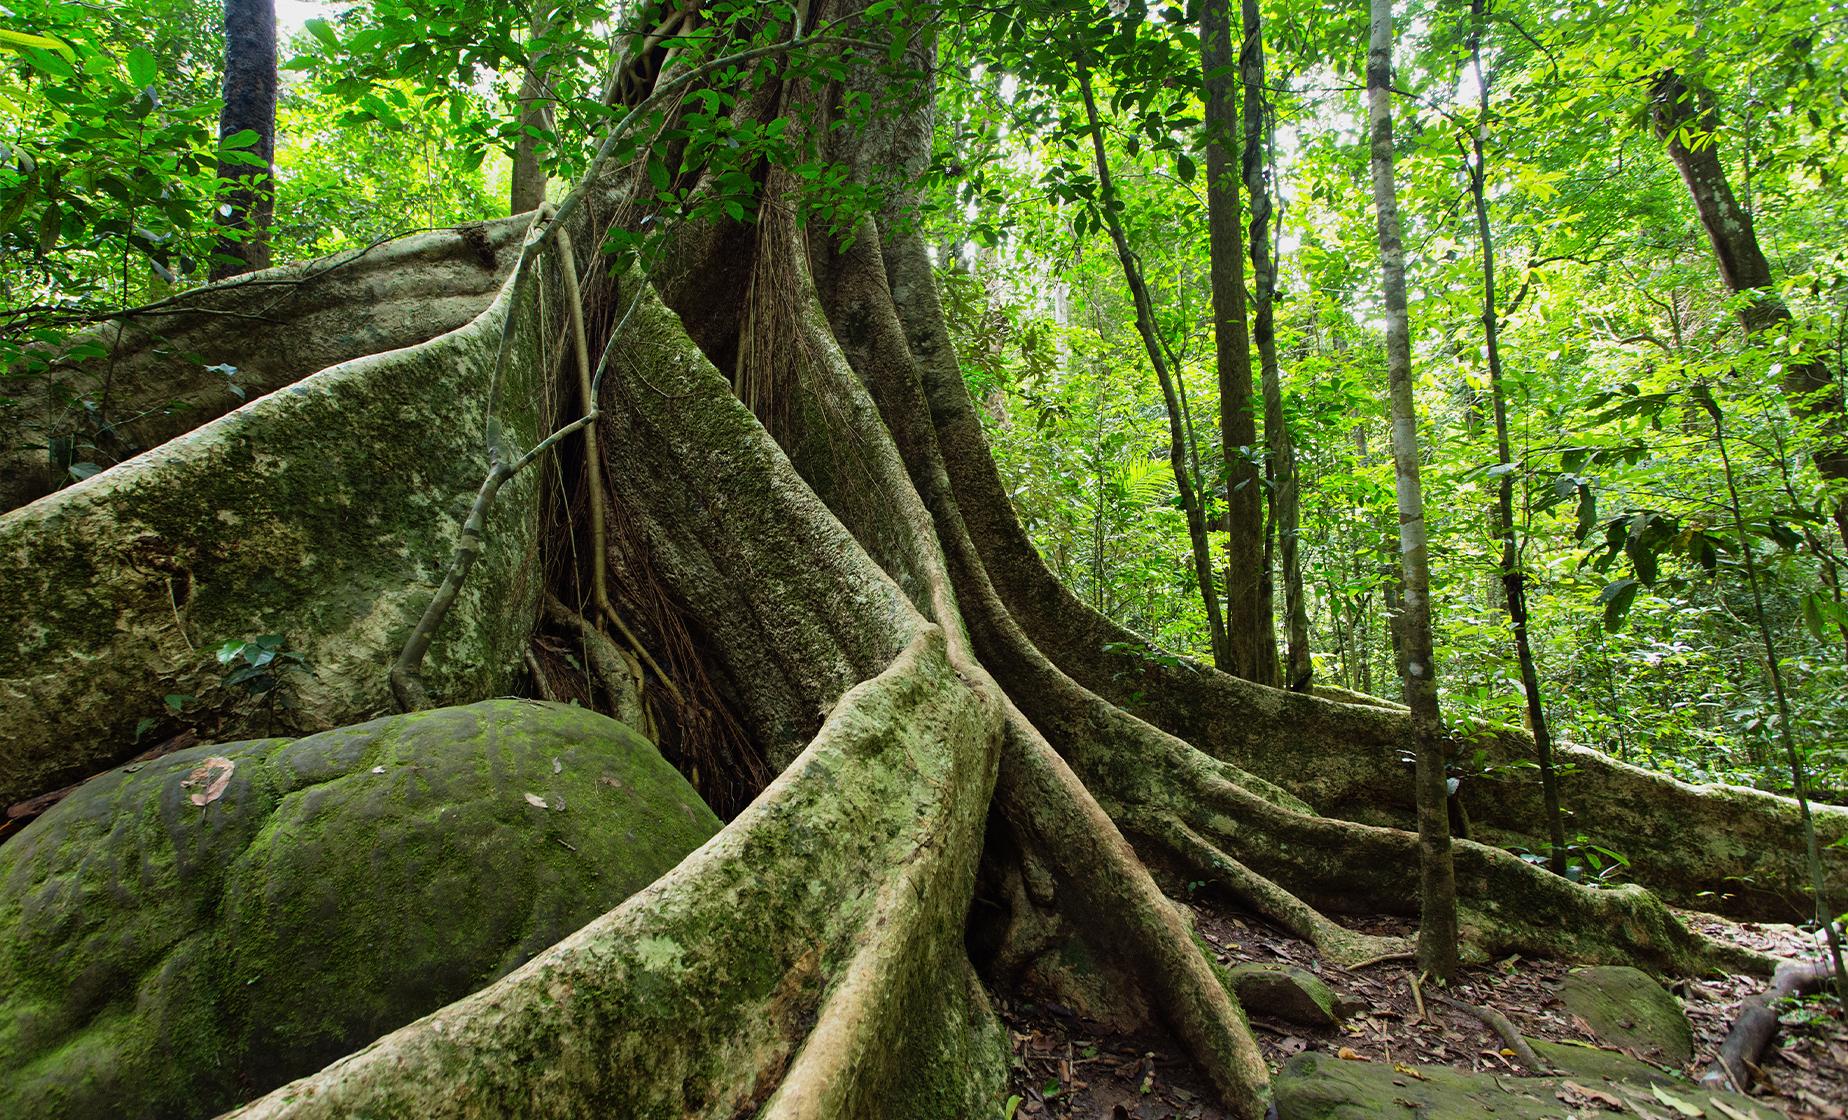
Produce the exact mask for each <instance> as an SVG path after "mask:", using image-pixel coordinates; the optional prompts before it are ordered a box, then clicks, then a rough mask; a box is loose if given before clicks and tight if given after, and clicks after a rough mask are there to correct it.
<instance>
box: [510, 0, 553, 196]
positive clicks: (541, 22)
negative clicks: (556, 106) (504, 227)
mask: <svg viewBox="0 0 1848 1120" xmlns="http://www.w3.org/2000/svg"><path fill="white" fill-rule="evenodd" d="M561 7H562V5H560V4H557V3H552V2H550V0H547V2H542V3H541V4H539V5H538V6H536V7H535V8H534V9H533V24H532V34H531V35H530V36H528V37H527V41H526V42H527V51H528V54H527V58H526V75H525V77H523V78H521V79H520V99H519V101H520V116H519V122H520V133H519V135H518V136H517V137H515V139H514V142H513V186H512V197H511V198H510V200H509V201H510V204H511V207H512V209H511V212H512V213H515V214H524V213H526V212H527V211H528V210H532V209H534V208H536V207H537V206H538V205H539V204H540V203H541V202H544V201H545V185H546V174H545V163H544V162H543V161H542V160H541V159H540V158H539V146H540V144H541V143H542V142H543V141H542V140H541V139H540V138H539V137H536V136H534V135H533V132H532V131H528V130H529V129H530V130H533V131H537V132H541V133H549V132H551V131H552V124H553V121H552V95H551V90H550V88H549V86H548V84H547V80H546V72H547V70H548V66H547V63H548V62H549V61H550V58H549V52H547V51H546V50H545V49H543V48H542V47H535V46H534V45H533V44H534V43H536V42H537V41H538V40H540V39H542V38H544V37H545V36H546V35H548V34H550V33H551V30H552V26H553V24H554V23H555V22H556V21H557V16H558V12H559V10H560V8H561Z"/></svg>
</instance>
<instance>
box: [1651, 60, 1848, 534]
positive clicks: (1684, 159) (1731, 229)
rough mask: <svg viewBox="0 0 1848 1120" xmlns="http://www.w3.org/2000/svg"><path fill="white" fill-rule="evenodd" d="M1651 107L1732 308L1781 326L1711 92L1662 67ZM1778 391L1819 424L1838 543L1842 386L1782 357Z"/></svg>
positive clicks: (1845, 530)
mask: <svg viewBox="0 0 1848 1120" xmlns="http://www.w3.org/2000/svg"><path fill="white" fill-rule="evenodd" d="M1650 112H1651V114H1652V115H1653V117H1654V120H1655V128H1656V133H1657V135H1659V136H1661V137H1662V138H1663V139H1664V140H1665V141H1667V143H1668V156H1669V158H1670V159H1671V160H1673V161H1674V163H1675V168H1676V169H1677V170H1678V171H1680V172H1681V179H1682V181H1683V182H1684V183H1686V184H1687V187H1688V193H1689V194H1690V195H1692V196H1693V198H1694V209H1695V210H1696V211H1697V212H1698V213H1699V214H1700V223H1701V225H1702V226H1704V227H1706V230H1707V240H1708V241H1709V242H1710V243H1711V244H1712V245H1713V254H1714V257H1715V258H1716V259H1717V261H1718V262H1719V266H1720V278H1721V279H1723V280H1724V281H1725V282H1726V286H1727V288H1729V289H1730V290H1732V291H1733V292H1735V293H1748V292H1749V293H1751V299H1750V301H1749V302H1748V303H1746V304H1745V305H1744V306H1743V307H1741V308H1740V309H1739V322H1740V325H1741V326H1743V327H1744V328H1745V333H1746V334H1747V335H1755V334H1759V333H1761V332H1764V331H1768V330H1774V329H1778V328H1784V327H1788V326H1789V325H1790V323H1791V315H1790V308H1789V307H1787V306H1785V304H1784V301H1783V300H1782V299H1780V298H1778V295H1777V293H1776V292H1775V291H1773V290H1772V287H1771V263H1770V261H1768V260H1767V259H1766V258H1765V254H1764V250H1763V249H1762V248H1760V247H1759V244H1758V233H1757V231H1756V230H1755V229H1753V227H1752V215H1751V213H1750V212H1749V211H1747V210H1746V209H1745V208H1743V207H1741V206H1740V205H1739V202H1738V200H1737V199H1736V198H1734V197H1733V192H1732V185H1731V184H1730V183H1729V182H1728V181H1727V178H1726V164H1725V162H1724V161H1723V160H1722V159H1721V157H1720V146H1719V139H1718V131H1719V127H1718V126H1719V114H1718V111H1717V110H1716V109H1715V108H1714V106H1713V104H1712V99H1711V97H1710V96H1708V95H1706V94H1705V92H1704V91H1702V90H1698V89H1693V88H1690V87H1689V86H1688V84H1687V83H1686V82H1685V81H1683V80H1682V78H1681V75H1680V74H1678V73H1676V72H1675V71H1673V70H1664V71H1662V73H1661V74H1659V75H1657V76H1656V80H1655V83H1654V85H1653V86H1652V87H1651V89H1650ZM1690 133H1693V134H1694V135H1690ZM1691 141H1692V142H1691ZM1784 395H1785V397H1786V398H1788V400H1789V404H1790V410H1791V412H1792V413H1793V414H1795V415H1796V416H1797V417H1798V418H1799V419H1801V420H1806V421H1809V422H1810V423H1812V424H1814V425H1815V426H1816V427H1817V429H1819V431H1818V435H1819V436H1820V442H1819V445H1818V446H1817V447H1816V450H1815V452H1814V459H1815V462H1816V469H1817V470H1818V471H1820V472H1821V474H1822V477H1823V478H1824V479H1826V480H1827V481H1828V482H1829V483H1830V484H1831V485H1832V487H1833V488H1834V489H1835V490H1836V494H1835V497H1834V508H1833V509H1832V510H1830V514H1831V515H1832V516H1833V517H1834V518H1835V527H1836V530H1837V531H1838V532H1840V533H1841V537H1842V542H1843V544H1848V489H1843V488H1844V487H1848V419H1845V418H1844V416H1843V411H1842V391H1841V387H1840V386H1838V385H1837V384H1836V383H1835V381H1834V379H1833V378H1832V377H1831V376H1830V375H1829V367H1828V366H1827V365H1826V364H1824V363H1823V362H1822V361H1820V360H1817V359H1813V358H1808V359H1803V360H1796V361H1789V362H1786V363H1785V365H1784Z"/></svg>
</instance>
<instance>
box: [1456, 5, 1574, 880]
mask: <svg viewBox="0 0 1848 1120" xmlns="http://www.w3.org/2000/svg"><path fill="white" fill-rule="evenodd" d="M1485 7H1486V4H1485V0H1473V3H1472V5H1471V14H1472V16H1473V19H1474V22H1473V24H1472V25H1471V28H1470V35H1469V54H1470V65H1471V66H1472V67H1473V68H1474V69H1475V72H1476V90H1477V97H1478V99H1479V101H1478V106H1479V110H1480V113H1481V116H1480V118H1479V119H1478V121H1477V123H1476V130H1475V132H1474V133H1473V134H1472V136H1471V140H1470V144H1471V150H1472V152H1473V153H1474V155H1475V162H1474V164H1473V166H1471V168H1470V174H1469V192H1470V197H1471V198H1472V199H1473V200H1474V201H1475V204H1476V236H1477V238H1478V240H1479V241H1480V242H1481V244H1482V336H1483V340H1484V342H1485V344H1486V348H1487V351H1488V359H1489V400H1490V403H1491V404H1492V405H1493V407H1494V411H1495V451H1496V455H1497V458H1498V461H1499V462H1500V463H1501V466H1502V473H1501V478H1500V480H1499V483H1500V484H1499V485H1498V486H1497V487H1496V507H1497V508H1496V518H1495V520H1496V529H1497V530H1498V531H1499V535H1500V536H1501V581H1502V591H1503V595H1502V605H1503V606H1505V607H1507V609H1508V622H1509V625H1511V626H1512V627H1513V628H1514V654H1515V658H1516V660H1518V661H1519V662H1520V668H1521V689H1522V691H1523V692H1525V693H1526V698H1527V726H1528V730H1529V731H1531V732H1533V736H1534V754H1535V756H1536V757H1537V759H1538V760H1539V763H1540V798H1541V801H1542V803H1543V804H1544V806H1545V812H1546V828H1547V836H1548V838H1549V839H1550V840H1551V841H1552V850H1551V851H1550V852H1549V853H1548V854H1547V866H1548V867H1550V868H1552V869H1553V872H1554V873H1555V874H1558V875H1564V874H1565V873H1566V825H1565V817H1564V815H1563V814H1562V813H1561V811H1560V808H1559V777H1558V775H1557V774H1555V773H1554V772H1553V735H1552V731H1551V730H1550V729H1549V728H1548V727H1547V722H1546V705H1545V704H1544V703H1542V702H1541V697H1540V672H1539V670H1538V669H1537V668H1536V667H1535V665H1534V647H1533V641H1532V639H1531V637H1530V636H1529V634H1528V631H1527V572H1526V570H1525V568H1523V566H1522V564H1521V546H1520V541H1519V539H1518V536H1517V533H1518V530H1517V529H1516V528H1515V524H1514V452H1513V445H1512V443H1511V441H1510V440H1509V438H1508V395H1507V393H1506V391H1505V389H1504V387H1503V385H1502V362H1501V323H1500V321H1499V319H1498V317H1497V315H1496V310H1495V239H1494V236H1493V234H1492V232H1491V230H1490V228H1489V199H1488V191H1487V181H1488V165H1487V163H1486V153H1485V151H1484V148H1485V147H1486V145H1485V143H1484V139H1485V137H1486V135H1487V133H1488V130H1489V84H1490V82H1491V81H1492V80H1493V77H1492V75H1490V74H1489V73H1488V72H1486V71H1485V70H1484V69H1483V68H1482V23H1483V18H1484V15H1485Z"/></svg>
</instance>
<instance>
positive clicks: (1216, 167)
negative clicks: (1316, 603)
mask: <svg viewBox="0 0 1848 1120" xmlns="http://www.w3.org/2000/svg"><path fill="white" fill-rule="evenodd" d="M1200 64H1201V67H1202V69H1203V71H1204V73H1205V79H1206V84H1205V88H1206V230H1207V241H1208V251H1209V254H1210V256H1211V261H1212V265H1211V270H1212V289H1213V339H1214V348H1215V353H1216V355H1217V357H1218V367H1219V438H1220V442H1221V446H1222V448H1223V450H1224V462H1225V485H1226V532H1227V535H1228V537H1227V542H1226V645H1227V651H1228V653H1229V655H1230V662H1231V668H1230V669H1229V670H1228V671H1229V672H1231V673H1232V674H1233V675H1235V676H1240V677H1244V678H1245V679H1246V680H1250V681H1256V682H1258V683H1259V684H1274V683H1276V680H1277V638H1276V632H1275V627H1274V625H1273V624H1272V621H1271V617H1270V611H1269V609H1268V607H1267V605H1266V603H1265V599H1264V589H1263V583H1264V483H1263V473H1262V472H1261V471H1259V470H1258V468H1257V466H1256V465H1255V462H1254V454H1255V452H1256V450H1257V445H1258V428H1257V416H1256V410H1255V407H1254V405H1255V403H1256V402H1254V401H1253V399H1252V392H1251V383H1252V377H1251V330H1250V327H1249V326H1248V325H1247V323H1246V318H1245V316H1246V308H1245V238H1244V231H1243V230H1242V229H1240V228H1239V212H1240V210H1241V209H1242V207H1241V206H1240V203H1239V159H1238V156H1239V130H1238V95H1239V61H1238V56H1237V55H1236V54H1234V53H1233V51H1232V8H1231V2H1230V0H1205V2H1204V3H1203V4H1202V5H1201V7H1200Z"/></svg>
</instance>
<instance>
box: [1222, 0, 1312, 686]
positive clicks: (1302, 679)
mask: <svg viewBox="0 0 1848 1120" xmlns="http://www.w3.org/2000/svg"><path fill="white" fill-rule="evenodd" d="M1240 15H1241V16H1242V18H1243V22H1244V32H1245V34H1244V44H1243V46H1242V47H1241V49H1240V51H1239V76H1240V79H1241V81H1242V82H1243V83H1244V87H1245V151H1244V159H1243V167H1244V173H1245V193H1246V194H1248V195H1250V196H1251V281H1252V291H1251V304H1252V337H1253V338H1254V339H1255V340H1256V341H1257V344H1258V370H1259V377H1258V382H1259V384H1260V386H1261V387H1262V389H1263V393H1264V447H1265V450H1266V452H1268V453H1269V455H1270V459H1269V482H1270V491H1269V500H1270V516H1269V518H1267V519H1266V524H1267V525H1268V526H1270V527H1271V529H1272V530H1273V531H1274V532H1275V534H1276V540H1277V554H1278V555H1277V559H1278V560H1279V562H1280V564H1281V567H1282V569H1283V617H1284V632H1285V645H1284V649H1285V653H1284V672H1283V680H1282V681H1281V682H1280V683H1282V684H1283V685H1284V686H1285V687H1286V688H1289V689H1291V690H1292V691H1295V692H1307V691H1308V690H1309V685H1310V681H1311V680H1312V678H1313V676H1314V671H1313V669H1312V668H1311V667H1310V662H1309V608H1308V603H1307V601H1306V600H1305V598H1304V595H1303V569H1302V559H1301V556H1300V555H1299V550H1298V548H1297V544H1298V534H1299V532H1300V522H1301V519H1302V514H1301V507H1300V502H1299V495H1298V493H1297V483H1296V445H1295V442H1294V441H1293V440H1292V439H1291V438H1290V428H1289V424H1288V423H1287V422H1286V421H1285V419H1284V415H1283V374H1282V370H1281V369H1280V367H1279V364H1278V361H1277V325H1276V316H1275V314H1274V312H1273V307H1274V305H1275V303H1276V292H1277V266H1276V264H1275V262H1274V261H1273V260H1272V258H1271V236H1272V229H1271V221H1272V216H1273V214H1274V213H1275V210H1274V208H1273V206H1272V204H1271V183H1270V181H1269V176H1268V174H1267V172H1268V171H1269V170H1270V166H1271V165H1270V161H1269V159H1268V158H1267V157H1268V154H1269V152H1270V150H1271V147H1272V144H1271V140H1272V135H1271V132H1272V115H1271V111H1270V104H1269V99H1268V98H1267V97H1266V95H1265V87H1264V17H1263V14H1262V13H1261V12H1260V11H1259V8H1258V0H1241V10H1240ZM1267 543H1268V535H1267ZM1267 551H1268V548H1267ZM1268 566H1269V565H1268V564H1267V565H1266V567H1268ZM1269 598H1270V597H1269V596H1266V600H1267V601H1266V604H1265V607H1264V616H1265V619H1266V621H1268V620H1269V619H1270V618H1271V617H1272V616H1271V609H1272V608H1271V606H1270V604H1269V601H1268V600H1269Z"/></svg>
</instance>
